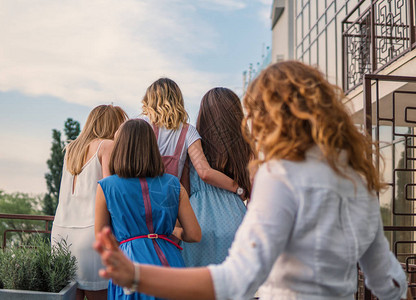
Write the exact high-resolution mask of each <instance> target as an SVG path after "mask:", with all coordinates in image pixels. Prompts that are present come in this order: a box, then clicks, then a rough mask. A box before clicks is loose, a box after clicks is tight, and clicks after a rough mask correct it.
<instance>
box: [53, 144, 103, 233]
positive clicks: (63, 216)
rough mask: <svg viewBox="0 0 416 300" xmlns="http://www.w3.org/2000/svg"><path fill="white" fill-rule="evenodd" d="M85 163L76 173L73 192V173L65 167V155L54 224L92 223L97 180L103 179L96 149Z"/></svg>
mask: <svg viewBox="0 0 416 300" xmlns="http://www.w3.org/2000/svg"><path fill="white" fill-rule="evenodd" d="M102 143H103V141H101V143H100V144H99V145H98V148H97V152H95V154H94V155H93V156H92V157H91V158H90V159H89V160H88V161H87V162H86V163H85V165H84V166H83V167H82V171H81V173H80V174H78V175H77V179H76V183H75V189H74V193H72V190H73V183H74V175H72V174H71V173H70V172H69V171H68V169H67V168H66V156H65V160H64V166H63V170H62V180H61V189H60V192H59V203H58V208H57V209H56V214H55V221H54V224H55V225H58V226H61V227H72V228H77V227H78V228H79V227H88V226H93V225H94V218H95V195H96V191H97V182H98V181H99V180H101V179H103V173H102V168H101V163H100V160H99V159H98V151H99V150H100V147H101V144H102Z"/></svg>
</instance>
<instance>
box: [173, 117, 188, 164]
mask: <svg viewBox="0 0 416 300" xmlns="http://www.w3.org/2000/svg"><path fill="white" fill-rule="evenodd" d="M188 128H189V124H183V126H182V130H181V134H180V136H179V139H178V143H177V144H176V148H175V153H174V154H173V156H174V157H176V158H177V159H179V157H180V156H181V152H182V148H183V145H184V143H185V138H186V134H187V133H188Z"/></svg>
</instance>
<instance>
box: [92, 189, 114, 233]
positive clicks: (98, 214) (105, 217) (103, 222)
mask: <svg viewBox="0 0 416 300" xmlns="http://www.w3.org/2000/svg"><path fill="white" fill-rule="evenodd" d="M109 225H110V213H109V212H108V209H107V204H106V202H105V196H104V192H103V189H102V188H101V185H100V184H98V185H97V193H96V196H95V238H97V234H98V233H99V232H100V231H101V230H102V229H103V228H104V227H105V226H109Z"/></svg>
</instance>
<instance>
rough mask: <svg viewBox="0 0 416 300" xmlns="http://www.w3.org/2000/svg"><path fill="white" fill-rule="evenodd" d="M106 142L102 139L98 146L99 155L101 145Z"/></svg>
mask: <svg viewBox="0 0 416 300" xmlns="http://www.w3.org/2000/svg"><path fill="white" fill-rule="evenodd" d="M103 143H104V140H102V141H101V142H100V143H99V144H98V147H97V155H98V151H100V148H101V145H102V144H103Z"/></svg>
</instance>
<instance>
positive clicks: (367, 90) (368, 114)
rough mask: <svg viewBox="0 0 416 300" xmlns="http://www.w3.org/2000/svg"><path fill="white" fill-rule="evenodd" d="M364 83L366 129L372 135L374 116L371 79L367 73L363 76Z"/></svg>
mask: <svg viewBox="0 0 416 300" xmlns="http://www.w3.org/2000/svg"><path fill="white" fill-rule="evenodd" d="M363 83H364V99H363V100H364V103H363V109H364V129H365V131H367V133H368V134H369V135H370V136H372V118H373V110H372V106H371V79H370V78H368V77H367V76H366V75H365V74H364V76H363Z"/></svg>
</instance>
